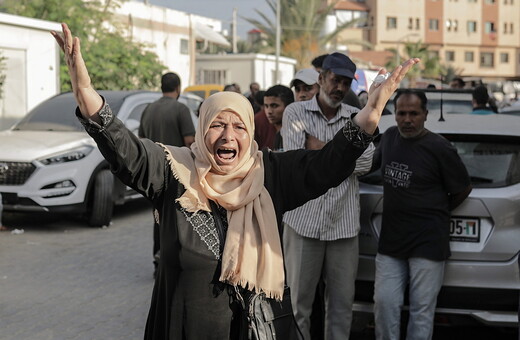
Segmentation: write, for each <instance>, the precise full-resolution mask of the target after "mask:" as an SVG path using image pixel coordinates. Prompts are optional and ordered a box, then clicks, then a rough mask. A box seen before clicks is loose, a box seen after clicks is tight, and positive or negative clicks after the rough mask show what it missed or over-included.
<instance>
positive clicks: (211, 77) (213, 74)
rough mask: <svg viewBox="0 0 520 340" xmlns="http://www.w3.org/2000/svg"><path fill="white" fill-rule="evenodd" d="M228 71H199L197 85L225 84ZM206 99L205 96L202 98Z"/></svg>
mask: <svg viewBox="0 0 520 340" xmlns="http://www.w3.org/2000/svg"><path fill="white" fill-rule="evenodd" d="M225 83H227V78H226V70H199V72H198V79H197V84H225ZM202 97H203V98H204V95H203V96H202Z"/></svg>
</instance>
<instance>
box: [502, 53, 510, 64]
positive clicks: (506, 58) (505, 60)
mask: <svg viewBox="0 0 520 340" xmlns="http://www.w3.org/2000/svg"><path fill="white" fill-rule="evenodd" d="M500 62H501V63H502V64H508V63H509V53H500Z"/></svg>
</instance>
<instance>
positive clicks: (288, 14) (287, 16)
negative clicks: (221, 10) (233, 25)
mask: <svg viewBox="0 0 520 340" xmlns="http://www.w3.org/2000/svg"><path fill="white" fill-rule="evenodd" d="M265 1H266V2H267V4H268V5H269V8H270V9H271V11H272V13H270V14H267V13H263V12H261V11H259V10H256V13H257V14H258V15H259V16H260V18H261V20H257V19H253V18H245V20H247V21H248V22H249V23H251V24H252V25H254V26H255V27H257V28H258V29H260V30H261V31H262V32H263V33H264V34H265V36H266V42H267V44H266V47H265V48H262V49H261V51H262V52H265V53H273V52H274V51H275V48H276V45H275V44H276V1H277V0H265ZM333 7H334V4H330V5H327V4H326V3H325V2H324V1H318V0H280V18H281V19H280V27H281V34H280V45H281V54H282V55H284V56H287V57H290V58H294V59H296V61H297V63H298V65H297V67H298V68H303V67H309V65H310V62H311V60H312V59H313V58H315V57H316V56H318V55H320V54H323V53H324V52H326V51H327V50H328V49H327V45H328V44H331V43H333V42H337V43H341V44H361V45H365V46H368V47H371V45H370V44H369V43H368V42H364V41H359V40H343V41H336V40H337V39H336V38H337V37H338V34H339V33H340V32H341V31H343V30H344V29H346V28H349V27H352V26H353V25H354V24H355V23H357V20H353V21H349V22H346V23H343V24H341V25H339V26H338V27H336V29H335V30H334V31H333V32H331V33H328V34H327V33H326V32H325V24H326V21H327V16H328V15H329V14H331V13H332V11H333Z"/></svg>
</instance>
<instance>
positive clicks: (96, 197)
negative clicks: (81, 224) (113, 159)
mask: <svg viewBox="0 0 520 340" xmlns="http://www.w3.org/2000/svg"><path fill="white" fill-rule="evenodd" d="M113 188H114V175H112V173H111V172H110V171H109V170H101V171H100V172H98V173H97V174H96V178H95V180H94V186H93V191H92V193H91V195H90V202H89V209H88V212H87V219H88V224H89V225H90V226H92V227H101V226H104V225H106V226H108V225H109V224H110V220H111V219H112V212H113V209H114V202H113V200H112V191H113Z"/></svg>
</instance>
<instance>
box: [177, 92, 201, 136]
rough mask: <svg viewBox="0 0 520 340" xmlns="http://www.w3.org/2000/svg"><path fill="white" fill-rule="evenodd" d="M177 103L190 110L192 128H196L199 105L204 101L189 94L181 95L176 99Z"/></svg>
mask: <svg viewBox="0 0 520 340" xmlns="http://www.w3.org/2000/svg"><path fill="white" fill-rule="evenodd" d="M178 101H179V102H181V103H183V104H184V105H186V106H187V107H188V108H189V109H190V113H191V120H192V121H193V126H195V128H196V127H197V124H198V122H199V107H200V104H202V102H203V101H204V99H202V98H201V97H199V96H197V95H195V94H192V93H190V92H186V93H181V95H180V96H179V98H178Z"/></svg>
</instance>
